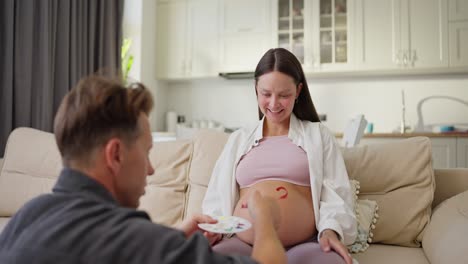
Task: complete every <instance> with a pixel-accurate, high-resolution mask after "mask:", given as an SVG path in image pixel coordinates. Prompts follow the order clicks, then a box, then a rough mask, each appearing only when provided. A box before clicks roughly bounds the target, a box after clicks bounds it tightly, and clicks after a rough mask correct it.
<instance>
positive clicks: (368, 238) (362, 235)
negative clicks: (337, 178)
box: [348, 180, 379, 253]
mask: <svg viewBox="0 0 468 264" xmlns="http://www.w3.org/2000/svg"><path fill="white" fill-rule="evenodd" d="M350 183H351V189H352V191H353V194H354V195H353V198H354V210H355V214H356V220H357V237H356V240H355V241H354V243H353V244H351V245H349V246H348V250H349V252H351V253H359V252H364V251H365V250H366V249H367V248H368V247H369V243H371V242H372V238H373V237H374V234H373V233H372V230H373V229H375V224H376V223H377V219H378V217H379V215H378V214H377V210H378V206H377V202H376V201H371V200H359V199H358V194H359V189H360V184H359V182H358V181H356V180H350Z"/></svg>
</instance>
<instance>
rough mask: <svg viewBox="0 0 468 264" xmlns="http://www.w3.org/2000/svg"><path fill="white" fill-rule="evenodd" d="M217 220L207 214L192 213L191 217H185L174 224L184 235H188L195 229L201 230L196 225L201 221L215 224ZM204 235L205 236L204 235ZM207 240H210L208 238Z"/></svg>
mask: <svg viewBox="0 0 468 264" xmlns="http://www.w3.org/2000/svg"><path fill="white" fill-rule="evenodd" d="M217 222H218V220H216V219H213V218H211V217H210V216H209V215H202V214H194V215H192V216H191V217H189V218H187V219H185V220H184V221H183V222H182V223H180V224H179V225H178V226H176V228H177V229H179V230H181V231H182V232H184V233H185V236H186V237H190V236H191V235H193V233H195V232H196V231H198V230H201V229H200V228H199V227H198V224H201V223H207V224H216V223H217ZM206 233H208V232H206ZM205 237H207V236H206V235H205ZM207 238H208V237H207ZM208 240H210V238H208ZM210 243H211V241H210ZM213 243H214V242H213Z"/></svg>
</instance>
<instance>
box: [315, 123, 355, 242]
mask: <svg viewBox="0 0 468 264" xmlns="http://www.w3.org/2000/svg"><path fill="white" fill-rule="evenodd" d="M321 134H322V142H323V182H322V189H321V195H320V218H319V219H320V220H319V223H318V231H319V238H320V237H321V236H322V233H323V231H324V230H326V229H331V230H333V231H335V232H336V234H337V235H338V238H339V239H340V240H341V242H342V243H343V244H345V245H349V244H352V243H353V242H354V240H355V239H356V235H357V223H356V216H355V215H354V210H353V204H352V202H353V200H352V193H351V186H350V184H349V178H348V173H347V171H346V167H345V163H344V160H343V156H342V154H341V152H340V149H339V147H338V146H337V144H336V141H335V138H334V136H333V135H332V134H331V133H330V131H329V130H328V129H327V128H326V127H325V126H323V125H321Z"/></svg>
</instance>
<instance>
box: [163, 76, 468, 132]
mask: <svg viewBox="0 0 468 264" xmlns="http://www.w3.org/2000/svg"><path fill="white" fill-rule="evenodd" d="M308 82H309V87H310V93H311V96H312V100H313V101H314V104H315V106H316V108H317V111H318V112H319V113H326V114H327V117H328V120H327V122H326V124H327V126H328V127H329V128H330V129H331V130H333V131H335V132H342V131H343V128H344V126H345V124H346V122H347V120H348V119H350V118H351V117H353V116H354V115H356V114H359V113H362V114H364V115H365V116H366V118H367V119H368V120H369V121H370V122H373V123H374V132H391V131H392V130H394V129H396V128H397V127H398V126H399V124H400V120H401V90H402V89H404V91H405V97H406V120H407V124H410V125H412V126H414V125H415V124H416V122H417V119H418V118H417V112H416V106H417V104H418V102H419V101H420V100H421V99H423V98H425V97H427V96H431V95H448V96H453V97H457V98H459V99H462V100H465V101H468V77H466V76H465V77H464V76H460V75H433V76H416V77H415V76H413V77H353V78H351V77H350V78H327V79H323V78H322V79H312V78H309V80H308ZM167 95H168V106H169V109H170V110H175V111H176V112H178V113H179V114H184V115H185V116H186V119H187V121H191V120H196V119H198V120H200V119H207V120H216V121H220V122H222V123H223V124H224V125H225V126H226V127H231V128H232V127H240V126H244V125H248V124H252V123H255V122H256V120H257V106H256V99H255V93H254V88H253V82H252V81H248V80H224V79H220V78H214V79H208V80H195V81H190V82H188V81H187V82H173V83H170V84H169V85H168V91H167ZM422 113H423V117H424V120H425V123H426V124H430V123H445V122H447V123H465V124H468V107H466V106H464V105H462V104H459V103H455V102H452V101H448V100H428V101H426V102H425V103H424V104H423V107H422Z"/></svg>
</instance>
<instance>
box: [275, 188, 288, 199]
mask: <svg viewBox="0 0 468 264" xmlns="http://www.w3.org/2000/svg"><path fill="white" fill-rule="evenodd" d="M281 190H283V191H285V192H286V193H285V194H283V195H281V196H280V199H286V197H288V190H286V188H285V187H284V186H280V187H278V188H276V191H277V192H279V191H281Z"/></svg>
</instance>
